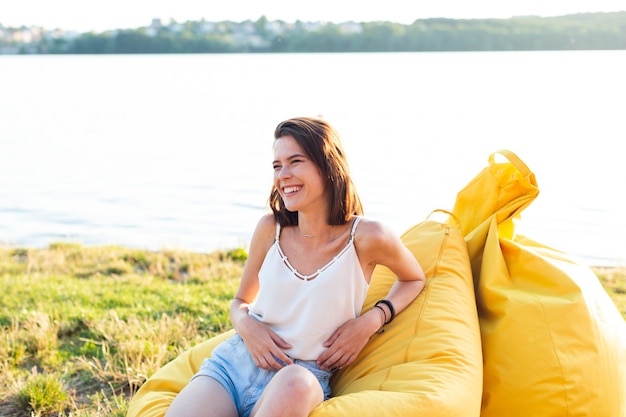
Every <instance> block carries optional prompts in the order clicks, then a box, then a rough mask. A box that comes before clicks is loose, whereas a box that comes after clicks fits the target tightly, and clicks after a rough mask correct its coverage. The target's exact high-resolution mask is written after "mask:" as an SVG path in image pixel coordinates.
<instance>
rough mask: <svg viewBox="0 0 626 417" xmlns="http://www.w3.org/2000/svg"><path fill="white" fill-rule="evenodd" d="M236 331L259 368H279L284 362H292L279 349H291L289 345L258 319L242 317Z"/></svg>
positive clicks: (289, 363)
mask: <svg viewBox="0 0 626 417" xmlns="http://www.w3.org/2000/svg"><path fill="white" fill-rule="evenodd" d="M237 332H238V333H239V336H241V338H242V339H243V341H244V343H245V344H246V348H247V349H248V352H250V355H251V356H252V359H253V360H254V363H255V364H256V366H258V367H259V368H262V369H273V370H279V369H281V368H282V367H284V366H285V364H287V365H291V364H293V361H292V360H291V358H290V357H289V356H287V355H286V354H285V353H284V352H283V351H282V350H281V349H291V345H290V344H289V343H287V342H285V341H284V340H283V339H282V338H280V337H279V336H278V335H277V334H276V333H274V332H273V331H272V330H270V329H269V328H268V327H267V326H266V325H264V324H263V323H261V322H259V321H258V320H255V319H254V318H252V317H249V316H245V317H242V318H241V319H240V320H239V323H238V325H237ZM279 360H280V361H282V362H279Z"/></svg>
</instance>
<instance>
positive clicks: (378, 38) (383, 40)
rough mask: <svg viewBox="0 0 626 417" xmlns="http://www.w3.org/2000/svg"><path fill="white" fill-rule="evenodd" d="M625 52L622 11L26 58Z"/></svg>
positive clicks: (154, 38)
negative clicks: (428, 52)
mask: <svg viewBox="0 0 626 417" xmlns="http://www.w3.org/2000/svg"><path fill="white" fill-rule="evenodd" d="M598 49H607V50H608V49H626V11H625V12H613V13H582V14H574V15H567V16H558V17H537V16H525V17H513V18H510V19H466V20H464V19H446V18H435V19H418V20H416V21H415V22H413V23H412V24H408V25H405V24H399V23H393V22H362V23H354V22H350V23H318V24H311V23H310V22H302V21H298V22H295V23H286V22H283V21H273V22H270V21H268V20H267V19H266V18H265V17H261V18H260V19H258V20H257V21H245V22H239V23H236V22H217V23H209V22H206V21H204V20H202V21H188V22H185V23H181V24H178V23H176V22H174V21H172V22H170V23H169V24H166V25H156V26H155V25H153V26H150V27H143V28H138V29H127V30H116V31H109V32H103V33H83V34H80V35H79V36H77V37H74V38H71V39H66V38H63V37H56V38H55V37H44V38H43V39H41V40H40V41H39V43H38V44H37V45H36V47H34V48H33V45H31V49H30V52H31V53H49V54H61V53H67V54H124V53H244V52H253V53H263V52H271V53H282V52H415V51H514V50H598Z"/></svg>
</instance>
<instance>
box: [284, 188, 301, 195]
mask: <svg viewBox="0 0 626 417" xmlns="http://www.w3.org/2000/svg"><path fill="white" fill-rule="evenodd" d="M298 190H300V187H285V188H284V191H285V194H290V193H295V192H296V191H298Z"/></svg>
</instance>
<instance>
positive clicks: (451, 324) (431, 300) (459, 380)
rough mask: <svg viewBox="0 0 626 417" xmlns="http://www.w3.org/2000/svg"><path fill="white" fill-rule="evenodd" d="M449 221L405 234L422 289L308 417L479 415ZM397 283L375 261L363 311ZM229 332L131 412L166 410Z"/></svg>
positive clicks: (473, 323) (466, 288) (463, 258)
mask: <svg viewBox="0 0 626 417" xmlns="http://www.w3.org/2000/svg"><path fill="white" fill-rule="evenodd" d="M452 221H453V220H452V218H451V217H450V218H448V220H446V222H452ZM446 222H438V221H434V220H426V221H425V222H423V223H420V224H418V225H416V226H415V227H413V228H412V229H410V230H409V231H407V232H406V233H405V234H404V235H403V236H402V240H403V242H404V243H405V244H406V246H407V247H408V248H409V249H410V250H411V251H412V252H413V253H414V255H415V256H416V258H417V259H418V260H419V262H420V263H421V265H422V267H423V268H424V272H425V273H426V276H427V283H426V287H425V289H424V291H423V292H422V294H420V296H419V297H418V298H417V299H416V300H415V301H414V302H413V303H412V304H411V305H410V306H409V307H408V308H407V309H406V310H405V311H403V312H402V313H401V314H399V315H398V316H397V317H396V319H395V320H394V321H393V322H392V323H391V324H390V325H388V326H386V327H385V331H384V333H382V334H380V335H374V336H373V337H372V338H371V339H370V341H369V343H368V344H367V345H366V347H365V348H364V349H363V351H362V352H361V354H360V355H359V357H358V358H357V360H356V361H355V362H354V363H353V364H352V365H351V366H349V367H348V368H346V369H344V370H342V371H339V372H338V373H337V374H336V375H335V376H334V377H333V379H332V381H331V385H332V387H333V397H332V398H331V399H329V400H328V401H326V402H324V403H322V404H321V405H319V406H318V407H317V408H316V409H315V410H313V412H312V414H311V416H313V417H331V416H332V417H343V416H345V417H355V416H359V417H367V416H372V417H381V416H385V417H392V416H397V417H408V416H428V417H437V416H455V417H473V416H476V417H477V416H479V414H480V403H481V394H482V369H483V367H482V352H481V345H480V343H481V342H480V332H479V324H478V316H477V311H476V302H475V297H474V288H473V283H472V276H471V267H470V264H469V258H468V254H467V247H466V244H465V241H464V240H463V237H462V235H461V232H460V228H458V227H457V226H456V225H449V224H447V223H446ZM394 281H395V277H394V276H393V274H392V273H391V272H390V271H389V270H387V269H386V268H383V267H380V266H379V267H377V268H376V270H375V271H374V275H373V276H372V282H371V285H370V289H369V292H368V296H367V299H366V302H365V305H364V307H363V309H364V311H367V310H368V309H371V308H372V307H373V304H374V302H376V301H377V300H379V299H381V298H384V296H385V295H386V294H387V292H388V290H389V288H390V286H391V285H392V284H393V282H394ZM231 334H232V331H229V332H226V333H225V334H222V335H219V336H217V337H215V338H213V339H210V340H208V341H206V342H204V343H202V344H199V345H197V346H195V347H193V348H191V349H189V350H188V351H187V352H185V353H183V354H182V355H181V356H179V357H178V358H176V359H174V360H173V361H172V362H170V363H169V364H167V365H165V366H164V367H163V368H162V369H160V370H159V371H158V372H157V373H155V374H154V375H153V376H152V377H151V378H150V379H148V380H147V381H146V382H145V383H144V384H143V386H142V387H141V388H140V389H139V391H138V392H137V393H136V395H135V396H134V397H133V398H132V400H131V402H130V405H129V410H128V417H157V416H163V415H164V414H165V411H166V410H167V408H168V407H169V405H170V403H171V402H172V400H173V398H174V397H175V396H176V394H177V393H178V392H180V391H181V390H182V388H183V387H184V386H185V384H187V382H188V381H189V379H190V378H191V377H192V375H194V374H195V372H196V371H197V370H198V368H199V367H200V365H201V363H202V361H203V359H204V358H205V357H207V356H209V355H210V354H211V350H212V349H213V348H214V347H215V346H216V345H217V344H218V343H220V342H221V341H222V340H224V339H226V338H227V337H229V336H230V335H231Z"/></svg>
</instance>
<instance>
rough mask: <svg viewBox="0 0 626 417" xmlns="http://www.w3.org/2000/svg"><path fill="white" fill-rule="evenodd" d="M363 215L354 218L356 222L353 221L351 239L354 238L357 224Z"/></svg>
mask: <svg viewBox="0 0 626 417" xmlns="http://www.w3.org/2000/svg"><path fill="white" fill-rule="evenodd" d="M361 219H362V217H357V218H356V219H354V223H352V229H350V240H354V233H355V232H356V225H357V224H359V222H360V221H361Z"/></svg>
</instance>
